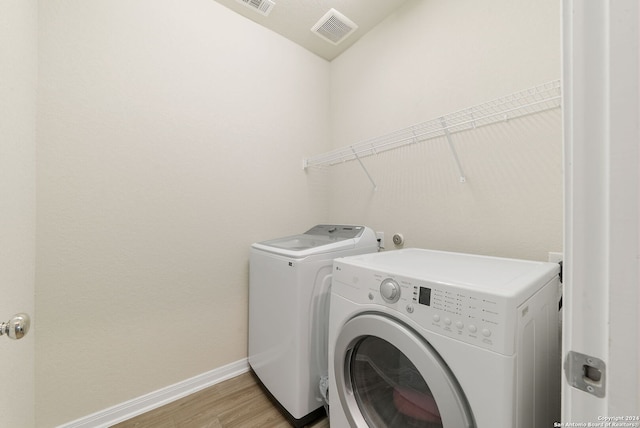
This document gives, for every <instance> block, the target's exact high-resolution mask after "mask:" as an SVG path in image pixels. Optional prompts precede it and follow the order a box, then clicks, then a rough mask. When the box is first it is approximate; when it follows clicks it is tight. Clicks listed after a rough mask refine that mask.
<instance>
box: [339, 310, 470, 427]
mask: <svg viewBox="0 0 640 428" xmlns="http://www.w3.org/2000/svg"><path fill="white" fill-rule="evenodd" d="M334 358H335V359H334V371H335V373H334V376H335V380H336V386H337V388H338V395H339V398H340V404H341V405H342V408H343V410H344V412H345V416H346V417H347V419H348V420H349V422H350V424H351V426H354V427H371V428H377V427H380V428H382V427H385V428H401V427H402V428H409V427H422V428H473V427H475V424H474V422H473V417H472V415H471V411H470V410H469V406H468V403H467V400H466V398H465V396H464V394H463V393H462V390H461V389H460V386H459V384H458V382H457V381H456V379H455V378H454V377H453V374H452V373H451V371H450V370H449V368H448V367H447V365H446V364H445V363H444V361H443V360H442V358H440V356H439V355H438V354H437V352H436V351H435V350H434V349H433V348H432V347H431V346H430V345H429V344H428V343H427V342H426V341H425V340H423V339H422V338H420V337H419V336H418V335H417V334H416V333H415V332H414V331H413V330H412V329H410V328H409V327H407V326H405V325H404V324H402V323H400V322H398V321H395V320H392V319H390V318H387V317H386V316H382V315H374V314H366V315H362V316H359V317H356V318H354V319H352V320H350V321H349V322H347V323H346V324H345V326H344V327H343V329H342V330H341V332H340V334H339V336H338V339H337V340H336V350H335V355H334Z"/></svg>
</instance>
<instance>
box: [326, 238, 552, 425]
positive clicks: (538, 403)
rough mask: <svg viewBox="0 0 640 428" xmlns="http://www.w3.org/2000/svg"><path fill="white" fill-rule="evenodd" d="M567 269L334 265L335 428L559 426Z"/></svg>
mask: <svg viewBox="0 0 640 428" xmlns="http://www.w3.org/2000/svg"><path fill="white" fill-rule="evenodd" d="M559 271H560V267H559V265H558V264H555V263H544V262H534V261H524V260H515V259H503V258H495V257H484V256H476V255H468V254H457V253H447V252H439V251H429V250H420V249H406V250H398V251H390V252H384V253H378V254H371V255H363V256H354V257H347V258H344V259H337V260H335V261H334V271H333V283H332V288H331V314H330V324H329V385H330V388H329V398H330V423H331V428H346V427H367V426H368V427H372V428H373V427H385V428H388V427H402V428H405V427H412V426H416V427H418V426H419V427H425V428H436V427H437V428H441V427H444V428H541V427H551V426H553V424H554V422H557V421H559V420H560V378H561V371H560V367H561V356H560V343H559V342H560V340H559V316H558V303H559V298H560V285H559Z"/></svg>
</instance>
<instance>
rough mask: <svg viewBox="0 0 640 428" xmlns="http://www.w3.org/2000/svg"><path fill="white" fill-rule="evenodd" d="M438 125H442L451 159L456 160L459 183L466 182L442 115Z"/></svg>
mask: <svg viewBox="0 0 640 428" xmlns="http://www.w3.org/2000/svg"><path fill="white" fill-rule="evenodd" d="M440 125H442V129H443V130H444V135H445V137H447V142H448V143H449V149H451V154H452V155H453V159H454V160H455V161H456V165H457V166H458V172H459V173H460V183H466V182H467V178H466V177H465V175H464V170H463V169H462V164H460V159H459V158H458V152H456V148H455V146H454V145H453V141H452V140H451V133H449V128H448V127H447V121H446V120H445V119H444V117H441V118H440ZM474 126H475V124H474Z"/></svg>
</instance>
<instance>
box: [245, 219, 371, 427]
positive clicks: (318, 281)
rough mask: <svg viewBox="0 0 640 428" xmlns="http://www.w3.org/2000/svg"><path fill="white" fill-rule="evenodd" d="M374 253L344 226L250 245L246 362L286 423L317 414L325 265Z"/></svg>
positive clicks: (361, 229) (356, 230)
mask: <svg viewBox="0 0 640 428" xmlns="http://www.w3.org/2000/svg"><path fill="white" fill-rule="evenodd" d="M377 251H378V241H377V240H376V235H375V232H374V231H373V230H371V229H370V228H368V227H365V226H350V225H317V226H315V227H313V228H311V229H310V230H308V231H306V232H305V233H303V234H300V235H294V236H288V237H284V238H278V239H273V240H269V241H265V242H260V243H255V244H253V245H252V246H251V252H250V269H249V272H250V273H249V364H250V365H251V368H252V369H253V371H254V372H255V374H256V375H257V376H258V378H259V379H260V381H261V382H262V384H263V385H264V386H265V387H266V389H267V390H268V391H269V392H270V393H271V395H272V397H273V398H275V399H276V400H277V402H278V403H279V404H280V407H281V408H282V409H283V410H284V411H285V412H286V414H287V416H288V417H289V419H290V420H291V422H292V423H293V424H294V425H297V426H302V425H304V424H305V423H308V422H309V421H311V420H313V419H315V418H317V417H318V416H320V415H322V414H323V413H324V408H323V404H324V400H323V397H322V394H321V390H320V387H319V382H320V379H321V377H322V376H323V375H324V376H326V375H327V370H328V362H327V352H328V351H327V346H328V344H327V337H328V322H329V321H328V311H329V309H328V304H329V288H330V285H331V270H332V264H333V259H334V258H336V257H345V256H350V255H355V254H363V253H371V252H377ZM325 393H326V391H325Z"/></svg>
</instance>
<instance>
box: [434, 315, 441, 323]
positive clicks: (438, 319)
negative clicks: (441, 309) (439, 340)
mask: <svg viewBox="0 0 640 428" xmlns="http://www.w3.org/2000/svg"><path fill="white" fill-rule="evenodd" d="M433 320H434V321H435V322H440V315H438V314H436V315H434V316H433Z"/></svg>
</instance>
